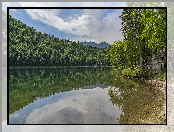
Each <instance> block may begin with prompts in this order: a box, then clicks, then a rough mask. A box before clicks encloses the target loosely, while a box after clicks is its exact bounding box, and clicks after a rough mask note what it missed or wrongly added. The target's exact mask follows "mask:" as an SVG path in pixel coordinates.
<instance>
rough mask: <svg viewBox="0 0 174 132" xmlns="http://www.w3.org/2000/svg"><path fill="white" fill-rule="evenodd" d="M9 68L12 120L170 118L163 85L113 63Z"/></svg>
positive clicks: (71, 121) (67, 121)
mask: <svg viewBox="0 0 174 132" xmlns="http://www.w3.org/2000/svg"><path fill="white" fill-rule="evenodd" d="M9 73H10V76H9V96H10V98H9V108H10V124H18V123H19V124H142V123H143V124H146V123H153V124H159V123H160V124H161V122H163V123H165V121H166V120H165V119H166V118H165V116H164V115H162V114H161V111H163V112H164V109H163V104H164V103H165V101H166V100H165V95H164V94H163V93H162V92H161V91H160V90H156V89H154V88H152V87H151V86H149V85H146V84H143V83H142V82H138V81H135V80H128V79H125V78H123V77H121V76H118V75H117V74H116V71H114V69H112V68H109V67H108V68H100V67H99V68H98V67H97V68H95V70H94V68H93V67H88V68H87V67H46V68H44V67H39V68H17V69H13V68H12V69H10V71H9ZM108 95H109V96H108ZM153 116H154V120H151V118H150V117H153ZM157 116H160V121H159V120H158V121H157Z"/></svg>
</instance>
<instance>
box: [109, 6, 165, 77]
mask: <svg viewBox="0 0 174 132" xmlns="http://www.w3.org/2000/svg"><path fill="white" fill-rule="evenodd" d="M166 14H167V10H166V9H165V8H163V9H162V8H161V9H123V12H122V15H121V16H120V18H121V20H122V28H121V31H122V33H123V35H124V39H123V40H120V41H117V42H115V43H114V44H113V45H112V46H110V50H109V53H110V60H111V63H112V64H113V65H115V66H117V68H121V69H123V70H122V73H123V74H126V75H132V76H137V75H138V76H149V75H152V73H154V72H158V73H159V72H166V55H167V54H166V53H167V48H166V42H167V41H166V39H167V32H166V21H167V19H166ZM155 61H156V65H160V66H161V68H160V70H159V71H155V70H156V69H155V68H154V67H153V66H152V62H155Z"/></svg>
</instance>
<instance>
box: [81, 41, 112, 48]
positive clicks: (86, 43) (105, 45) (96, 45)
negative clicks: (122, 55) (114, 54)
mask: <svg viewBox="0 0 174 132" xmlns="http://www.w3.org/2000/svg"><path fill="white" fill-rule="evenodd" d="M80 43H82V44H83V45H89V46H92V47H97V48H107V47H109V46H110V45H109V44H108V43H106V42H101V43H99V44H97V43H95V42H91V41H90V42H86V41H85V42H80Z"/></svg>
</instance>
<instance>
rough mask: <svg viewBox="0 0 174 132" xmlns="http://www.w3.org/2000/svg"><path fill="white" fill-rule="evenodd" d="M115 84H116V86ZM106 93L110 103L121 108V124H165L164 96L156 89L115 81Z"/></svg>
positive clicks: (127, 81) (121, 80) (130, 82)
mask: <svg viewBox="0 0 174 132" xmlns="http://www.w3.org/2000/svg"><path fill="white" fill-rule="evenodd" d="M116 83H117V84H116ZM115 86H116V87H117V88H111V89H109V91H108V95H109V96H110V97H111V99H110V100H111V102H112V103H113V104H115V105H117V106H119V107H121V109H122V111H123V112H124V114H122V115H121V116H120V123H121V124H147V123H149V124H165V123H166V117H165V108H164V106H163V105H164V104H165V101H166V100H165V95H164V94H163V92H161V91H160V90H158V89H154V88H152V87H151V86H147V85H144V84H142V82H140V83H135V82H133V81H132V80H124V79H121V78H120V79H116V81H115Z"/></svg>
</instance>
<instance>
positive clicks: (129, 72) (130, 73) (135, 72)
mask: <svg viewBox="0 0 174 132" xmlns="http://www.w3.org/2000/svg"><path fill="white" fill-rule="evenodd" d="M122 74H123V75H126V76H129V77H130V76H131V77H135V76H138V77H140V76H143V75H144V72H143V70H142V68H140V67H135V68H132V69H131V68H127V69H124V70H122Z"/></svg>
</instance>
